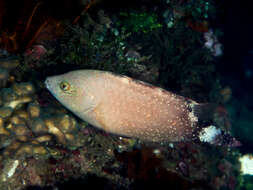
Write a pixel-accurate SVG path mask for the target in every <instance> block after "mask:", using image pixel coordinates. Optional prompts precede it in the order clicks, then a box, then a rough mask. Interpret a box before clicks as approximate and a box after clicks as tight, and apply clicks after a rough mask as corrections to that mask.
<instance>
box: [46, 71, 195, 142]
mask: <svg viewBox="0 0 253 190" xmlns="http://www.w3.org/2000/svg"><path fill="white" fill-rule="evenodd" d="M62 82H65V83H66V85H70V89H71V90H70V91H69V92H67V91H66V92H64V91H63V90H62V89H61V88H60V86H61V83H62ZM46 85H47V88H48V89H49V90H50V91H51V92H52V94H53V95H54V96H55V97H56V98H57V99H58V100H59V101H60V102H61V103H62V104H63V105H65V106H66V107H67V108H69V109H70V110H71V111H72V112H73V113H74V114H76V115H77V116H79V117H80V118H81V119H83V120H85V121H87V122H88V123H90V124H92V125H94V126H96V127H98V128H101V129H103V130H105V131H107V132H111V133H114V134H118V135H123V136H128V137H135V138H139V139H142V140H148V141H158V142H161V141H172V142H176V141H183V140H187V139H188V140H189V139H191V138H192V134H193V131H194V130H193V128H194V126H195V123H196V122H197V120H196V118H194V116H192V117H193V118H192V117H191V109H190V105H189V101H188V99H186V98H184V97H182V96H179V95H176V94H174V93H171V92H168V91H165V90H163V89H161V88H159V87H154V86H152V85H150V84H147V83H144V82H141V81H138V80H134V79H131V78H129V77H126V76H121V75H115V74H113V73H110V72H104V71H97V70H79V71H72V72H69V73H66V74H63V75H58V76H54V77H48V79H47V80H46ZM71 92H72V93H71Z"/></svg>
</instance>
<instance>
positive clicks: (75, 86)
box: [45, 72, 95, 115]
mask: <svg viewBox="0 0 253 190" xmlns="http://www.w3.org/2000/svg"><path fill="white" fill-rule="evenodd" d="M45 85H46V87H47V89H48V90H49V91H50V92H51V94H52V95H53V96H54V97H55V98H56V99H57V100H58V101H59V102H61V103H62V104H63V105H64V106H65V107H67V108H68V109H69V110H70V111H72V112H74V113H75V114H77V115H79V114H78V113H84V112H87V111H88V110H91V109H92V108H94V105H95V100H94V96H93V95H92V94H91V93H90V92H89V90H88V88H89V84H88V81H87V80H86V78H85V76H81V77H80V75H79V74H78V73H75V72H69V73H66V74H62V75H57V76H51V77H47V78H46V80H45Z"/></svg>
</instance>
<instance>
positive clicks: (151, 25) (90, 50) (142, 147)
mask: <svg viewBox="0 0 253 190" xmlns="http://www.w3.org/2000/svg"><path fill="white" fill-rule="evenodd" d="M28 1H29V0H26V2H28ZM6 2H7V1H0V10H4V7H5V5H7V4H9V3H7V4H6ZM40 2H41V1H36V3H39V6H37V8H36V4H27V6H28V7H26V8H23V9H22V8H21V9H20V11H21V12H20V14H21V17H18V16H19V15H17V14H15V15H14V16H15V17H14V18H16V20H15V19H14V20H13V21H12V22H10V24H13V25H15V26H16V27H14V28H13V30H10V33H8V34H7V33H4V32H1V34H0V40H3V39H4V40H5V42H4V43H3V44H1V47H2V48H3V49H1V50H0V189H15V190H21V189H22V190H23V189H25V188H27V189H42V188H43V187H45V188H46V189H50V190H51V189H52V190H53V189H59V190H61V189H66V188H76V189H77V188H78V187H77V186H78V185H82V186H87V185H92V187H93V188H95V189H96V188H97V187H98V188H99V189H144V188H145V189H150V188H153V189H154V188H156V189H158V188H159V187H161V186H162V185H166V187H170V188H172V189H173V188H174V189H184V190H185V189H189V190H193V189H194V190H202V189H204V190H207V189H210V190H220V189H228V190H234V189H236V190H237V189H238V190H239V189H243V188H244V189H247V190H250V189H251V188H252V182H251V181H252V177H251V176H246V177H245V176H242V175H241V174H240V163H239V162H238V158H240V157H241V156H242V155H241V154H240V153H239V151H238V150H237V149H234V148H229V149H228V148H225V147H211V146H209V145H207V144H205V143H203V144H197V143H167V144H156V143H143V142H140V141H137V140H135V139H128V138H124V137H118V136H114V135H111V134H106V133H104V132H103V131H99V130H97V129H95V128H93V127H90V126H88V124H87V123H84V122H82V121H80V120H79V119H78V118H76V117H75V116H73V115H72V114H71V113H70V112H68V111H67V110H65V109H64V108H63V107H62V106H61V105H59V103H57V101H56V100H55V99H53V98H52V97H51V96H50V95H49V93H48V92H47V91H46V90H45V87H44V86H43V81H44V79H45V78H46V77H47V76H50V75H58V74H60V73H64V72H66V71H70V70H75V69H101V70H107V71H113V72H115V73H119V74H125V75H129V76H131V77H133V78H137V79H140V80H143V81H147V82H151V83H152V84H155V85H158V86H161V87H163V88H166V89H169V90H171V91H174V92H176V93H178V94H181V95H184V96H187V97H190V98H193V99H195V100H197V101H200V102H207V101H212V102H216V103H219V104H224V103H226V105H227V106H226V107H224V106H222V105H221V106H219V107H218V108H217V110H216V113H215V115H214V120H215V122H216V123H217V124H219V125H220V126H221V127H222V128H223V129H226V130H229V129H231V128H232V129H233V131H235V132H236V133H237V134H239V135H238V136H240V134H241V135H242V137H241V138H242V139H244V141H242V144H245V143H246V144H252V139H251V138H250V137H251V136H250V135H251V134H252V133H251V132H252V129H251V128H250V126H251V124H252V119H251V118H252V117H251V116H252V111H251V110H250V109H248V108H245V107H241V105H240V103H239V102H236V101H235V100H234V98H233V94H232V93H233V92H232V91H233V90H232V89H231V88H230V87H229V86H226V87H224V86H222V85H221V84H220V80H219V79H220V77H219V73H218V71H217V70H216V68H215V63H216V62H217V61H219V58H218V57H216V55H217V54H220V53H221V51H220V50H221V49H219V48H220V43H219V42H222V40H220V37H221V36H222V33H221V32H220V31H219V29H217V28H216V26H213V25H212V23H214V22H215V19H216V16H217V14H216V13H217V12H218V11H219V10H217V8H218V7H217V6H219V4H217V2H216V1H214V0H206V1H203V0H159V1H157V0H149V1H146V0H140V1H128V0H127V1H118V2H120V3H117V2H115V1H113V2H112V1H101V0H91V1H78V2H81V4H82V5H81V6H77V7H75V6H76V4H75V3H73V1H69V0H64V1H62V2H63V4H64V6H63V5H62V6H61V5H59V4H57V2H58V1H54V3H55V2H56V4H57V6H53V8H52V7H50V5H55V4H54V3H53V4H48V6H49V7H50V8H52V9H48V10H49V12H48V11H43V9H42V8H43V6H45V5H47V4H46V3H47V1H43V3H45V4H43V3H42V4H40ZM68 2H70V4H69V5H70V6H71V7H72V6H73V7H74V8H73V9H71V10H75V11H76V10H78V11H76V12H75V11H73V12H74V13H75V14H74V15H75V16H74V17H73V15H72V13H73V12H72V13H71V15H70V16H69V17H68V16H66V15H65V13H64V14H62V15H61V14H60V13H61V12H62V10H64V9H60V7H68V8H69V6H66V4H68ZM125 5H128V6H125ZM55 7H57V8H58V7H59V10H58V11H56V12H57V13H56V14H59V15H57V18H64V19H62V20H61V19H59V20H55V19H49V18H54V17H53V16H52V14H51V13H52V12H51V11H52V10H55ZM25 10H28V11H27V14H28V15H27V18H26V17H24V16H25V15H24V14H23V12H24V11H25ZM82 10H83V11H82ZM33 11H34V14H31V13H32V12H33ZM10 13H12V12H10ZM10 13H9V12H7V13H6V14H3V15H2V14H0V27H1V29H2V31H7V30H8V29H9V25H6V19H7V20H8V15H10ZM35 13H36V14H35ZM42 13H45V17H41V18H40V15H41V14H42ZM47 13H48V14H49V15H47ZM66 14H68V13H67V12H66ZM6 15H7V16H6ZM22 15H23V16H22ZM42 15H43V14H42ZM68 15H69V14H68ZM65 18H67V19H65ZM23 20H24V21H25V22H24V23H23V24H19V23H22V22H21V21H23ZM36 21H39V22H36ZM73 21H74V22H73ZM47 22H48V23H47ZM3 23H5V25H2V24H3ZM73 23H74V24H73ZM62 24H63V25H64V27H63V28H62V26H63V25H62ZM57 26H59V28H58V27H57ZM18 28H19V30H17V29H18ZM211 28H212V30H213V32H211ZM15 32H17V36H16V37H15V38H14V40H12V39H11V37H13V34H15ZM217 44H218V47H216V46H215V45H217ZM28 47H29V48H28ZM4 48H5V49H4ZM27 48H28V49H27ZM208 48H210V49H208ZM215 48H216V49H215ZM6 49H7V50H9V52H20V54H17V55H12V54H9V52H8V51H6ZM239 112H240V113H242V114H238V113H239ZM245 113H246V114H245ZM244 115H248V116H250V117H249V118H250V119H246V118H244ZM231 118H232V120H231ZM240 126H244V127H243V128H241V127H240ZM240 140H241V139H240ZM101 184H102V185H101Z"/></svg>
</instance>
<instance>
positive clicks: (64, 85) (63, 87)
mask: <svg viewBox="0 0 253 190" xmlns="http://www.w3.org/2000/svg"><path fill="white" fill-rule="evenodd" d="M60 88H61V90H63V91H68V90H69V89H70V84H69V83H68V82H66V81H62V82H61V83H60Z"/></svg>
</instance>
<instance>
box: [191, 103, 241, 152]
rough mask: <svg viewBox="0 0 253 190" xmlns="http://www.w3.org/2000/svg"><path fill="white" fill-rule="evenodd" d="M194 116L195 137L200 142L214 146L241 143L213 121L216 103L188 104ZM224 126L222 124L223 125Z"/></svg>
mask: <svg viewBox="0 0 253 190" xmlns="http://www.w3.org/2000/svg"><path fill="white" fill-rule="evenodd" d="M190 106H191V108H192V111H193V114H194V116H196V117H197V118H198V123H197V127H196V131H195V137H197V139H198V140H199V141H200V142H207V143H210V144H213V145H216V146H228V147H237V146H240V145H241V143H240V142H239V141H237V140H236V139H235V138H234V137H233V136H231V135H230V133H229V132H228V131H225V130H223V129H222V128H221V127H222V126H217V124H215V122H214V113H215V111H216V109H217V107H218V105H217V104H213V103H211V104H199V103H196V102H192V103H191V104H190ZM223 127H224V126H223Z"/></svg>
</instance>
